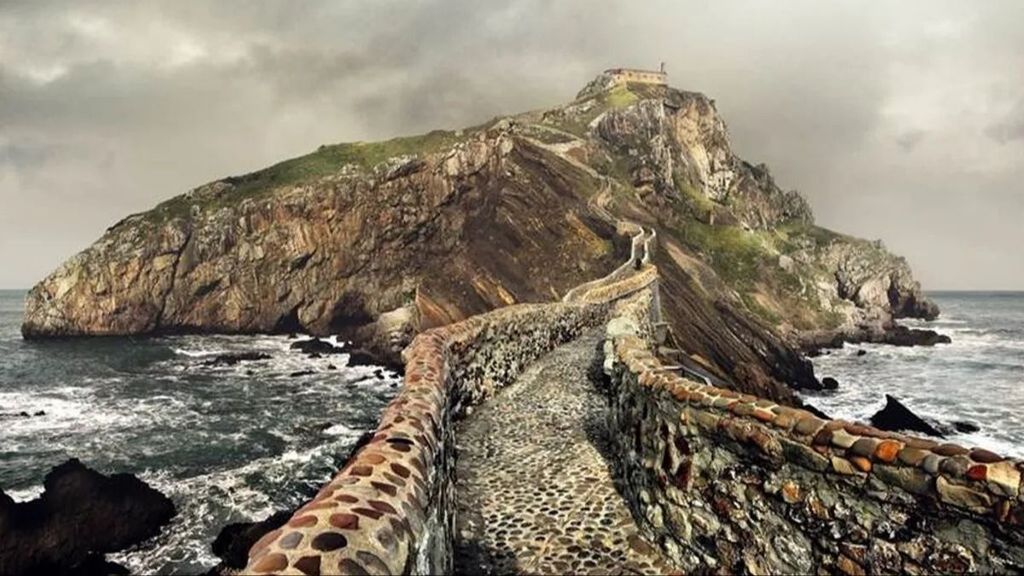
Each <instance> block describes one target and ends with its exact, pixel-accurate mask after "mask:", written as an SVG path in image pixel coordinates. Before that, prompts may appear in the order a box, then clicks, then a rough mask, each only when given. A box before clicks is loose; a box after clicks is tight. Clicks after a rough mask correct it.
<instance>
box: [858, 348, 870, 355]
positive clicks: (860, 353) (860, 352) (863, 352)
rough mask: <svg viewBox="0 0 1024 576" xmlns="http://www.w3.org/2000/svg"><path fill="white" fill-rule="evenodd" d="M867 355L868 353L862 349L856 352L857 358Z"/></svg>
mask: <svg viewBox="0 0 1024 576" xmlns="http://www.w3.org/2000/svg"><path fill="white" fill-rule="evenodd" d="M867 353H868V351H867V350H865V349H863V348H860V349H858V350H857V356H864V355H866V354H867Z"/></svg>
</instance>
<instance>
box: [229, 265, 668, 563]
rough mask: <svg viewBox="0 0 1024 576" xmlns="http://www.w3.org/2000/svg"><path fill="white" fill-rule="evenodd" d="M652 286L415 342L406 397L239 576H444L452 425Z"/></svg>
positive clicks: (652, 277) (643, 280) (511, 311)
mask: <svg viewBox="0 0 1024 576" xmlns="http://www.w3.org/2000/svg"><path fill="white" fill-rule="evenodd" d="M656 279H657V271H656V270H655V269H654V268H653V267H648V268H645V269H644V270H643V271H641V272H640V273H636V274H633V275H631V276H629V277H627V278H625V279H624V280H621V281H619V282H616V283H612V284H608V285H602V286H601V287H600V289H599V290H593V291H588V292H587V293H586V294H585V296H584V298H583V301H581V302H574V303H554V304H522V305H515V306H510V307H507V308H502V309H499V310H495V311H493V312H490V313H487V314H481V315H478V316H474V317H472V318H469V319H467V320H465V321H462V322H458V323H456V324H451V325H448V326H443V327H440V328H436V329H433V330H429V331H427V332H424V333H422V334H420V335H419V336H417V337H416V338H415V340H414V341H413V343H412V344H411V345H410V346H409V348H407V349H406V351H405V353H404V359H405V383H404V386H403V388H402V390H401V392H400V393H399V395H398V396H397V397H396V398H395V399H394V400H393V401H392V402H391V403H390V404H389V405H388V407H387V408H386V409H385V411H384V413H383V415H382V418H381V422H380V425H379V427H378V428H377V430H376V432H375V433H374V435H373V437H372V438H371V439H370V441H369V443H368V444H367V445H366V446H364V447H363V448H362V449H361V450H360V451H359V452H358V453H356V455H355V456H354V457H353V458H352V459H351V460H350V461H349V462H348V463H347V464H346V465H345V467H344V468H342V470H341V471H340V472H339V473H338V474H337V475H336V476H335V477H334V478H333V479H332V480H331V481H330V482H329V483H328V484H327V485H325V486H324V487H323V488H322V489H321V490H320V492H319V493H318V494H317V496H316V497H315V498H314V499H313V500H312V501H311V502H309V503H307V504H305V505H304V506H303V507H301V508H300V509H299V510H297V511H296V512H295V514H294V515H293V516H292V518H291V519H290V520H289V521H288V522H287V523H286V524H285V526H283V527H281V528H280V529H277V530H274V531H273V532H270V533H269V534H267V535H266V536H264V537H263V538H262V539H261V540H260V541H259V542H257V543H256V544H255V545H254V546H253V547H252V549H251V550H250V553H249V565H248V566H247V567H246V570H245V572H246V573H256V574H261V573H281V574H314V573H330V574H367V573H369V574H408V573H413V574H442V573H449V572H450V571H451V561H452V542H453V533H452V531H453V514H454V509H455V506H454V502H453V490H454V487H453V482H452V478H453V470H454V459H455V454H454V446H455V443H454V426H453V425H452V420H453V419H454V418H457V417H458V416H459V414H460V413H461V412H462V411H464V410H465V409H466V408H467V407H468V406H471V405H473V404H476V403H479V402H481V401H483V400H485V399H486V398H487V397H489V396H490V395H491V394H492V393H493V392H495V391H496V390H498V389H500V388H501V387H502V386H504V385H506V384H508V383H510V382H511V381H512V380H514V379H515V378H516V377H517V376H518V375H519V373H520V372H521V371H522V370H523V369H524V368H525V367H526V366H527V365H529V364H530V363H531V362H532V361H534V360H535V359H537V358H538V357H539V356H541V355H543V354H545V353H546V352H548V351H550V350H552V349H553V348H555V347H556V346H558V345H560V344H562V343H564V342H567V341H569V340H572V339H574V338H576V337H577V336H578V335H579V334H580V333H581V332H582V331H583V330H584V329H585V328H588V327H593V326H598V325H601V324H603V323H604V322H605V321H606V320H607V317H608V311H609V308H610V306H611V305H612V303H613V302H614V301H615V300H616V299H618V298H621V297H624V296H626V295H629V294H633V293H635V292H637V291H643V290H644V289H645V288H647V287H649V286H651V285H652V284H653V283H654V282H655V281H656Z"/></svg>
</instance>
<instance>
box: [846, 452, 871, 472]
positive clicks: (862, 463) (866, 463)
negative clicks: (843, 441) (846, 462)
mask: <svg viewBox="0 0 1024 576" xmlns="http://www.w3.org/2000/svg"><path fill="white" fill-rule="evenodd" d="M850 463H851V464H853V465H854V466H855V467H856V468H857V470H860V471H861V472H871V460H868V459H867V458H865V457H863V456H851V457H850Z"/></svg>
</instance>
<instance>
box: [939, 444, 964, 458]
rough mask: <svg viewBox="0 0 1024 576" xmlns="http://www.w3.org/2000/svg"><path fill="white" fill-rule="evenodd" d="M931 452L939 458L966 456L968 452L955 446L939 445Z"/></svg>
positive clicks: (961, 447)
mask: <svg viewBox="0 0 1024 576" xmlns="http://www.w3.org/2000/svg"><path fill="white" fill-rule="evenodd" d="M932 452H934V453H936V454H938V455H939V456H961V455H965V454H967V453H968V452H969V451H968V450H967V448H964V447H963V446H959V445H957V444H940V445H938V446H936V447H935V448H933V449H932Z"/></svg>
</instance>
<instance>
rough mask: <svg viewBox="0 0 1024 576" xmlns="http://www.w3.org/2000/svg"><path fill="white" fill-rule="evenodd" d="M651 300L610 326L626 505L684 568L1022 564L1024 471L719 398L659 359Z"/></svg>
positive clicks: (983, 454)
mask: <svg viewBox="0 0 1024 576" xmlns="http://www.w3.org/2000/svg"><path fill="white" fill-rule="evenodd" d="M652 306H653V295H652V294H651V292H650V291H645V292H640V293H638V294H636V295H634V296H632V297H631V298H629V299H626V300H623V301H621V302H619V303H618V304H617V305H616V306H615V310H614V311H613V313H612V319H611V320H610V321H609V323H608V325H607V339H606V342H605V354H606V357H605V364H604V366H605V371H606V373H607V374H608V375H609V380H610V387H611V391H610V392H611V395H612V400H611V402H612V408H611V419H612V420H611V422H610V429H611V430H613V431H616V433H615V436H614V438H613V443H614V445H615V450H616V451H617V456H618V458H616V459H615V462H616V463H617V465H618V466H619V468H620V469H619V470H618V473H619V476H620V478H622V479H623V480H624V491H625V493H626V496H627V499H628V500H630V502H631V505H632V506H633V507H634V509H635V510H636V513H637V515H638V517H639V518H640V519H641V520H642V521H641V525H642V527H643V529H644V530H645V531H646V532H647V536H649V537H650V539H651V540H652V541H656V542H660V543H662V544H663V548H664V549H665V551H666V552H667V553H668V554H669V555H670V556H672V558H673V560H674V561H675V562H676V563H677V564H678V565H679V566H680V567H681V568H683V569H684V570H687V571H704V570H709V569H710V570H721V571H725V572H750V573H790V574H794V573H795V574H800V573H816V572H821V571H822V570H825V571H828V572H836V571H838V572H843V573H846V574H864V573H865V572H867V573H902V572H910V573H936V572H953V573H958V572H974V571H979V572H986V573H1006V572H1013V571H1018V570H1020V569H1021V566H1022V560H1024V531H1022V528H1021V526H1022V524H1024V496H1022V493H1021V491H1020V484H1021V473H1022V471H1024V463H1022V462H1021V461H1019V460H1015V459H1010V458H1004V457H1002V456H1000V455H998V454H995V453H993V452H990V451H988V450H984V449H979V448H975V449H969V448H965V447H962V446H958V445H956V444H950V443H938V442H935V441H932V440H926V439H922V438H915V437H911V436H906V435H902V434H895V433H891V432H884V431H881V430H878V429H876V428H873V427H870V426H865V425H862V424H858V423H853V422H846V421H843V420H823V419H820V418H818V417H816V416H815V415H814V414H811V413H810V412H807V411H805V410H800V409H795V408H791V407H787V406H782V405H778V404H776V403H775V402H772V401H769V400H764V399H759V398H756V397H754V396H750V395H747V394H739V393H736V392H734V391H731V390H726V389H722V388H716V387H714V386H710V385H708V384H706V383H704V382H696V381H693V380H688V379H686V378H683V377H681V376H680V375H678V374H674V373H672V372H669V371H665V370H664V369H663V368H664V366H663V365H662V364H661V363H660V362H659V360H658V359H657V358H656V357H655V356H654V355H653V354H652V352H651V349H652V346H653V342H652V333H653V330H652V326H651V316H650V313H651V309H652Z"/></svg>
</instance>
